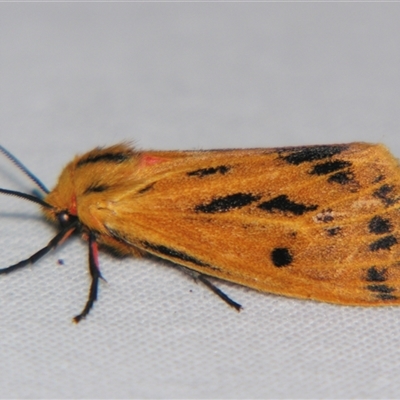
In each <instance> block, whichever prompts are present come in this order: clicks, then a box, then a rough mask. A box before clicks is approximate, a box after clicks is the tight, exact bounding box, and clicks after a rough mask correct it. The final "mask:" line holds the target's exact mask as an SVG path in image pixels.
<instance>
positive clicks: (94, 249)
mask: <svg viewBox="0 0 400 400" xmlns="http://www.w3.org/2000/svg"><path fill="white" fill-rule="evenodd" d="M98 255H99V252H98V246H97V242H96V238H95V236H94V234H93V233H89V272H90V276H91V279H92V282H91V284H90V289H89V296H88V299H87V301H86V304H85V307H84V308H83V310H82V312H81V313H80V314H79V315H77V316H76V317H74V319H73V321H74V322H75V323H78V322H79V321H80V320H81V319H83V318H85V317H86V316H87V315H88V314H89V312H90V310H91V309H92V307H93V304H94V302H95V301H96V300H97V292H98V286H99V279H103V280H105V279H104V278H103V277H102V275H101V272H100V266H99V256H98Z"/></svg>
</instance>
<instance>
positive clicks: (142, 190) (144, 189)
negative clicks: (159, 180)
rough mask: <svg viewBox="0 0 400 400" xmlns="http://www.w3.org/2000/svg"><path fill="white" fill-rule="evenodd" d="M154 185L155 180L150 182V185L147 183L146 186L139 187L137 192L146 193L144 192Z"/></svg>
mask: <svg viewBox="0 0 400 400" xmlns="http://www.w3.org/2000/svg"><path fill="white" fill-rule="evenodd" d="M154 185H155V182H153V183H150V185H147V186H145V187H144V188H142V189H140V190H139V191H138V193H140V194H143V193H146V192H148V191H149V190H151V189H153V186H154Z"/></svg>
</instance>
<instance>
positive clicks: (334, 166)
mask: <svg viewBox="0 0 400 400" xmlns="http://www.w3.org/2000/svg"><path fill="white" fill-rule="evenodd" d="M350 166H351V162H350V161H343V160H335V161H327V162H325V163H323V164H317V165H315V166H314V168H313V169H312V170H311V171H310V174H311V175H328V174H331V173H332V172H336V171H339V170H341V169H343V168H347V167H350Z"/></svg>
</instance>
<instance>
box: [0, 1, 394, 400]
mask: <svg viewBox="0 0 400 400" xmlns="http://www.w3.org/2000/svg"><path fill="white" fill-rule="evenodd" d="M399 21H400V4H399V3H353V4H352V3H219V4H213V3H114V4H112V3H58V4H54V3H53V4H52V3H36V4H30V3H2V4H0V143H1V144H2V145H3V146H5V147H6V148H7V149H9V150H10V151H12V152H13V153H14V154H15V155H16V156H17V157H19V158H20V159H21V160H22V161H23V162H24V163H25V164H26V165H27V166H29V167H30V168H31V169H32V171H34V172H35V173H36V174H37V175H38V176H39V177H40V178H41V179H42V180H43V181H44V182H45V183H46V184H48V185H49V186H50V187H51V186H52V185H53V184H54V183H55V182H56V179H57V176H58V174H59V172H60V170H61V168H62V167H63V165H65V163H66V162H68V161H69V160H70V159H71V158H72V157H73V156H74V155H75V154H76V153H82V152H84V151H87V150H89V149H91V148H92V147H95V146H99V145H109V144H114V143H117V142H119V141H122V140H126V139H128V140H134V141H135V143H136V144H137V146H139V147H140V148H144V149H146V148H157V149H200V148H202V149H206V148H218V147H225V148H226V147H256V146H259V147H274V146H284V145H307V144H317V143H335V142H349V141H370V142H384V143H385V144H387V145H388V146H389V147H390V148H391V150H392V152H393V153H394V154H395V155H396V156H400V139H399V125H400V112H399V111H400V78H399V71H400V29H399V26H400V25H399ZM0 186H1V187H6V188H10V189H15V190H22V191H28V192H29V191H30V190H31V189H32V188H33V185H32V184H31V183H30V182H29V181H28V180H27V179H25V178H24V177H23V176H22V175H21V174H20V172H19V171H17V170H16V169H15V168H14V167H13V165H11V163H9V162H8V161H7V160H5V159H4V158H2V159H1V161H0ZM54 233H55V228H54V227H52V226H51V225H49V224H47V223H46V222H45V221H44V219H43V218H42V217H41V215H40V211H39V210H38V208H37V207H36V206H35V205H34V204H29V203H26V202H24V201H21V200H18V199H15V198H10V197H7V196H2V197H1V198H0V248H1V253H0V254H1V257H0V259H1V266H2V267H6V266H7V265H10V264H12V263H15V262H17V261H19V260H20V259H22V258H24V257H26V256H28V255H30V254H32V253H33V252H34V251H36V250H38V249H39V248H40V247H41V246H43V245H44V244H45V243H47V241H48V240H49V239H50V238H51V237H52V236H53V235H54ZM221 251H223V249H221ZM59 258H60V259H62V260H63V261H64V265H62V266H60V265H58V263H57V260H58V259H59ZM101 266H102V271H103V274H104V276H105V277H106V278H107V280H108V282H109V283H108V284H101V290H100V299H99V301H98V302H97V304H96V306H95V309H94V310H93V312H92V313H91V314H90V316H89V318H87V319H86V320H85V321H83V322H82V323H80V324H79V325H74V324H72V323H71V318H72V316H73V315H75V314H76V313H78V312H79V311H80V310H81V308H82V307H83V305H84V302H85V300H86V295H87V288H88V284H89V280H88V274H87V248H86V245H85V243H83V242H81V241H80V240H79V239H78V238H76V239H73V240H71V241H70V242H68V243H67V244H65V245H63V246H62V247H61V248H60V249H58V250H57V252H56V253H51V254H50V255H48V256H47V257H46V258H44V259H43V260H41V261H40V262H38V263H37V264H36V265H35V266H34V267H31V268H30V267H29V268H26V269H25V270H21V271H19V272H16V273H14V274H11V275H8V276H1V277H0V397H2V398H4V397H20V398H27V397H37V398H39V397H41V398H49V397H54V398H66V397H81V398H90V397H99V398H106V397H114V398H122V397H141V398H166V397H169V398H194V397H197V398H206V397H213V398H228V397H229V398H250V397H251V398H260V397H262V398H287V397H301V398H315V397H317V398H339V397H351V398H366V397H370V398H372V397H374V398H385V397H392V398H395V397H399V396H400V379H399V376H400V361H399V360H400V308H395V307H393V308H390V307H388V308H377V309H367V308H351V307H340V306H334V305H327V304H323V303H316V302H311V301H302V300H296V299H288V298H283V297H278V296H273V295H268V294H262V293H257V292H256V291H253V290H250V289H246V288H243V287H239V286H237V285H233V284H227V283H219V286H220V287H221V288H222V289H223V290H225V291H226V292H227V293H229V295H230V296H231V297H232V298H234V299H235V300H237V301H238V302H240V303H242V304H243V305H244V310H243V312H241V313H236V312H235V311H232V310H231V309H230V308H229V307H227V306H226V304H224V303H223V302H222V301H220V300H219V299H218V298H217V297H216V296H215V295H213V294H212V293H211V292H209V290H207V289H206V288H204V287H203V286H201V285H196V284H195V283H193V282H192V281H191V280H190V279H189V278H187V277H186V276H184V275H182V274H181V273H180V272H179V271H177V270H175V269H173V268H168V267H165V265H163V263H162V262H156V261H154V260H142V259H139V260H138V259H136V260H135V259H132V258H127V259H123V260H119V259H115V258H113V257H111V256H110V255H107V254H103V253H102V254H101Z"/></svg>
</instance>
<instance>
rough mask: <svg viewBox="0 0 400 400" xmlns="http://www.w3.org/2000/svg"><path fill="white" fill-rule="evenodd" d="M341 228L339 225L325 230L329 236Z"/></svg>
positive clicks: (336, 233) (335, 233) (338, 231)
mask: <svg viewBox="0 0 400 400" xmlns="http://www.w3.org/2000/svg"><path fill="white" fill-rule="evenodd" d="M341 230H342V228H341V227H340V226H335V227H334V228H328V229H327V230H326V232H327V233H328V235H329V236H336V235H338V234H339V233H340V231H341Z"/></svg>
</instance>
